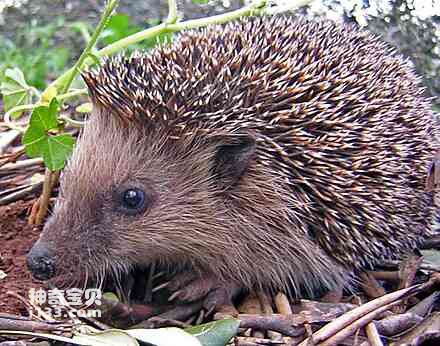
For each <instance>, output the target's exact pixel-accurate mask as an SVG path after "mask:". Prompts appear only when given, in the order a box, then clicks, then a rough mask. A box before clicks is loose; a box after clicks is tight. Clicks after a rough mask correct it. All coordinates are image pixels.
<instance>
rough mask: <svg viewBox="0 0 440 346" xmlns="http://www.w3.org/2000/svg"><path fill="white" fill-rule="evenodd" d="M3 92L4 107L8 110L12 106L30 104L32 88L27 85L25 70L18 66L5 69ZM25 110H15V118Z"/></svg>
mask: <svg viewBox="0 0 440 346" xmlns="http://www.w3.org/2000/svg"><path fill="white" fill-rule="evenodd" d="M0 91H1V93H2V94H3V107H4V109H5V111H6V112H7V111H8V110H10V109H11V108H14V107H16V106H21V105H24V104H28V103H29V102H30V97H31V91H32V88H31V87H30V86H29V85H27V83H26V80H25V79H24V75H23V72H21V70H20V69H18V68H16V67H15V68H13V69H7V70H6V71H5V78H4V82H3V83H2V84H1V85H0ZM22 113H23V112H22V111H19V112H15V113H14V114H13V117H14V118H17V117H19V116H20V115H21V114H22Z"/></svg>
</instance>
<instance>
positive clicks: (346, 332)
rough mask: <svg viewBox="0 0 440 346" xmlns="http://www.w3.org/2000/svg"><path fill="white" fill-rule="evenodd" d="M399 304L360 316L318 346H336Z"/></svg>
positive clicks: (395, 303)
mask: <svg viewBox="0 0 440 346" xmlns="http://www.w3.org/2000/svg"><path fill="white" fill-rule="evenodd" d="M401 302H402V300H400V299H399V300H397V301H395V302H392V303H390V304H387V305H384V306H381V307H380V308H378V309H376V310H374V311H372V312H370V313H368V314H366V315H364V316H362V317H361V318H359V319H358V320H356V321H354V322H353V323H351V324H349V325H348V326H346V327H345V328H343V329H342V330H340V331H339V332H337V333H336V334H334V335H333V336H332V337H330V338H328V339H327V340H325V341H323V342H321V343H319V344H318V345H319V346H336V345H338V344H339V343H340V342H341V341H343V340H344V339H346V338H348V337H349V336H350V335H352V334H353V333H355V332H356V331H357V330H358V329H360V328H362V327H364V326H365V325H366V324H368V323H370V324H371V321H373V320H374V319H375V318H376V317H377V316H379V315H380V314H382V313H383V312H385V311H387V310H389V309H390V308H392V307H393V306H396V305H397V304H400V303H401ZM312 340H314V339H312ZM302 344H303V343H301V344H300V346H301V345H302ZM379 345H380V344H379Z"/></svg>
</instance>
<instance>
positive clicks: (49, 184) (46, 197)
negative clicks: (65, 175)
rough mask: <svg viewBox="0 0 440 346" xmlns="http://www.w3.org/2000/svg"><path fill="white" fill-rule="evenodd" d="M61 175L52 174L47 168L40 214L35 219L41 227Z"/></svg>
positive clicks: (57, 172) (40, 199) (40, 200)
mask: <svg viewBox="0 0 440 346" xmlns="http://www.w3.org/2000/svg"><path fill="white" fill-rule="evenodd" d="M59 175H60V171H55V172H51V171H49V170H48V169H47V168H46V172H45V176H44V183H43V192H42V193H41V196H40V198H39V208H38V213H37V216H36V218H35V224H36V225H41V224H42V223H43V220H44V218H45V216H46V214H47V209H48V207H49V201H50V195H51V194H52V189H53V187H54V185H55V184H56V182H57V181H58V177H59Z"/></svg>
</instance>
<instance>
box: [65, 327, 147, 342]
mask: <svg viewBox="0 0 440 346" xmlns="http://www.w3.org/2000/svg"><path fill="white" fill-rule="evenodd" d="M72 340H73V341H74V342H78V343H80V344H81V345H84V344H86V345H91V346H120V345H125V346H139V342H137V340H136V339H135V338H134V337H132V336H130V335H128V334H127V333H126V332H125V331H123V330H118V329H108V330H105V331H103V332H98V333H94V334H88V335H85V334H78V335H74V336H73V338H72Z"/></svg>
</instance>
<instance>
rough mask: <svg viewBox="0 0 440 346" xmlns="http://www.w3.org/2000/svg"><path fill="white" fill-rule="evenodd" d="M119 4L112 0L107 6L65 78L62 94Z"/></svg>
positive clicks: (66, 89) (67, 88) (116, 0)
mask: <svg viewBox="0 0 440 346" xmlns="http://www.w3.org/2000/svg"><path fill="white" fill-rule="evenodd" d="M117 4H118V0H110V1H109V2H108V3H107V5H106V6H105V9H104V13H103V14H102V16H101V19H100V20H99V23H98V26H97V27H96V30H95V31H94V33H93V35H92V37H91V38H90V41H89V42H88V43H87V45H86V48H85V49H84V50H83V52H82V53H81V55H80V57H79V59H78V60H77V62H76V63H75V65H73V67H72V68H71V69H70V70H69V71H68V74H67V78H66V79H65V82H64V83H63V84H62V89H61V93H62V94H65V93H66V92H67V91H68V90H69V87H70V84H72V81H73V79H74V78H75V76H76V73H77V71H80V70H81V67H82V65H83V63H84V62H85V60H86V58H87V56H88V55H89V54H90V52H91V51H92V49H93V47H94V46H95V44H96V42H97V41H98V37H99V35H100V34H101V32H102V30H104V28H105V26H106V24H107V22H108V18H109V17H110V15H111V14H112V12H113V10H114V9H115V7H116V5H117Z"/></svg>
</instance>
